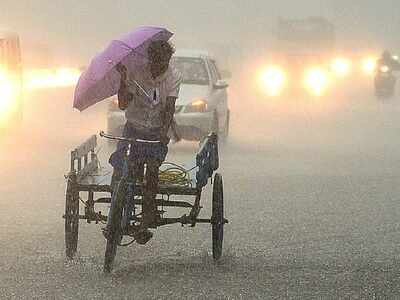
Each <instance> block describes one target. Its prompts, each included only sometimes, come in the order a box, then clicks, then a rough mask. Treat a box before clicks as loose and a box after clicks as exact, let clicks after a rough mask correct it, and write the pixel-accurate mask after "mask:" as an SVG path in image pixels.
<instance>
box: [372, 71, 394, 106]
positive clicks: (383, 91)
mask: <svg viewBox="0 0 400 300" xmlns="http://www.w3.org/2000/svg"><path fill="white" fill-rule="evenodd" d="M396 81H397V79H396V77H395V76H394V75H393V72H392V69H391V68H390V67H389V66H386V65H383V66H380V67H379V68H378V70H377V72H376V75H375V96H376V97H377V98H378V99H388V98H391V97H393V96H394V93H395V86H396Z"/></svg>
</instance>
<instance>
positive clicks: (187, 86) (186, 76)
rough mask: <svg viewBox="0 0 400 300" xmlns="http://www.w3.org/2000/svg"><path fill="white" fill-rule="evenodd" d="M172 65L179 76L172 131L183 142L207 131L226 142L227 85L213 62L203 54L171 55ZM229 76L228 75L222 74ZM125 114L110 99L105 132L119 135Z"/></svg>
mask: <svg viewBox="0 0 400 300" xmlns="http://www.w3.org/2000/svg"><path fill="white" fill-rule="evenodd" d="M171 63H172V65H173V66H174V67H175V68H176V69H177V70H179V72H180V73H181V74H182V84H181V89H180V93H179V98H178V100H177V103H176V111H175V122H176V130H177V131H178V133H179V135H180V137H181V138H182V139H185V140H201V139H203V138H204V137H206V136H207V135H208V134H209V133H210V132H211V131H213V132H216V133H218V134H219V136H220V137H221V139H226V138H227V137H228V134H229V121H230V112H229V108H228V94H227V87H228V84H227V82H226V81H224V80H223V79H222V76H221V73H220V70H219V69H218V67H217V65H216V62H215V60H214V59H213V58H212V57H211V56H210V55H209V54H208V53H207V52H203V51H182V52H177V53H175V55H174V57H173V58H172V60H171ZM224 73H225V74H227V75H229V72H227V71H225V72H224ZM125 122H126V119H125V113H124V112H123V111H121V110H119V108H118V101H117V99H116V98H113V99H112V101H111V102H110V105H109V111H108V118H107V124H108V126H107V127H108V132H109V133H110V134H114V135H120V134H121V133H122V128H123V125H124V124H125Z"/></svg>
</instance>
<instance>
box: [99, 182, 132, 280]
mask: <svg viewBox="0 0 400 300" xmlns="http://www.w3.org/2000/svg"><path fill="white" fill-rule="evenodd" d="M126 192H127V185H126V180H125V179H124V178H122V179H121V180H120V181H119V182H118V184H117V185H116V187H115V189H114V192H113V195H112V199H111V207H110V213H109V216H111V222H109V225H108V228H107V230H109V232H108V236H107V245H106V251H105V255H104V273H110V272H111V271H112V269H113V266H114V259H115V255H116V254H117V247H118V244H119V243H120V241H121V237H122V228H121V222H122V212H123V208H124V203H125V196H126Z"/></svg>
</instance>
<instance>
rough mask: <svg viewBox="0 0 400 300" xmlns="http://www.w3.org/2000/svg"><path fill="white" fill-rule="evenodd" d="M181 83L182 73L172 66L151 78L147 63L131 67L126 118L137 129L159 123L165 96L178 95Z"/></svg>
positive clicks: (144, 128)
mask: <svg viewBox="0 0 400 300" xmlns="http://www.w3.org/2000/svg"><path fill="white" fill-rule="evenodd" d="M135 81H136V83H137V84H136V83H135ZM180 83H181V75H180V74H179V72H178V71H177V70H175V69H174V68H172V67H171V66H169V67H168V69H167V71H166V72H165V73H164V74H162V75H160V76H159V77H157V78H156V79H153V78H152V76H151V72H150V69H149V67H148V65H147V64H146V65H137V66H133V67H131V68H130V71H129V72H128V78H127V89H128V91H129V92H130V93H131V94H132V96H133V99H132V101H131V102H130V103H129V105H128V107H127V109H126V110H125V116H126V119H127V120H128V122H130V123H131V124H132V125H133V126H134V127H135V128H137V129H139V130H148V129H154V128H160V127H162V126H163V124H162V122H163V120H162V113H163V111H164V109H165V105H166V102H167V98H168V97H175V98H178V96H179V87H180ZM138 85H139V86H140V87H139V86H138Z"/></svg>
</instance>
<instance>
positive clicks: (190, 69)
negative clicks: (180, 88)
mask: <svg viewBox="0 0 400 300" xmlns="http://www.w3.org/2000/svg"><path fill="white" fill-rule="evenodd" d="M172 64H173V66H174V67H176V68H177V69H178V71H179V72H180V73H181V74H182V83H186V84H200V85H208V84H209V81H210V79H209V76H208V72H207V68H206V65H205V63H204V60H202V59H200V58H189V57H174V58H173V59H172Z"/></svg>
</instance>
